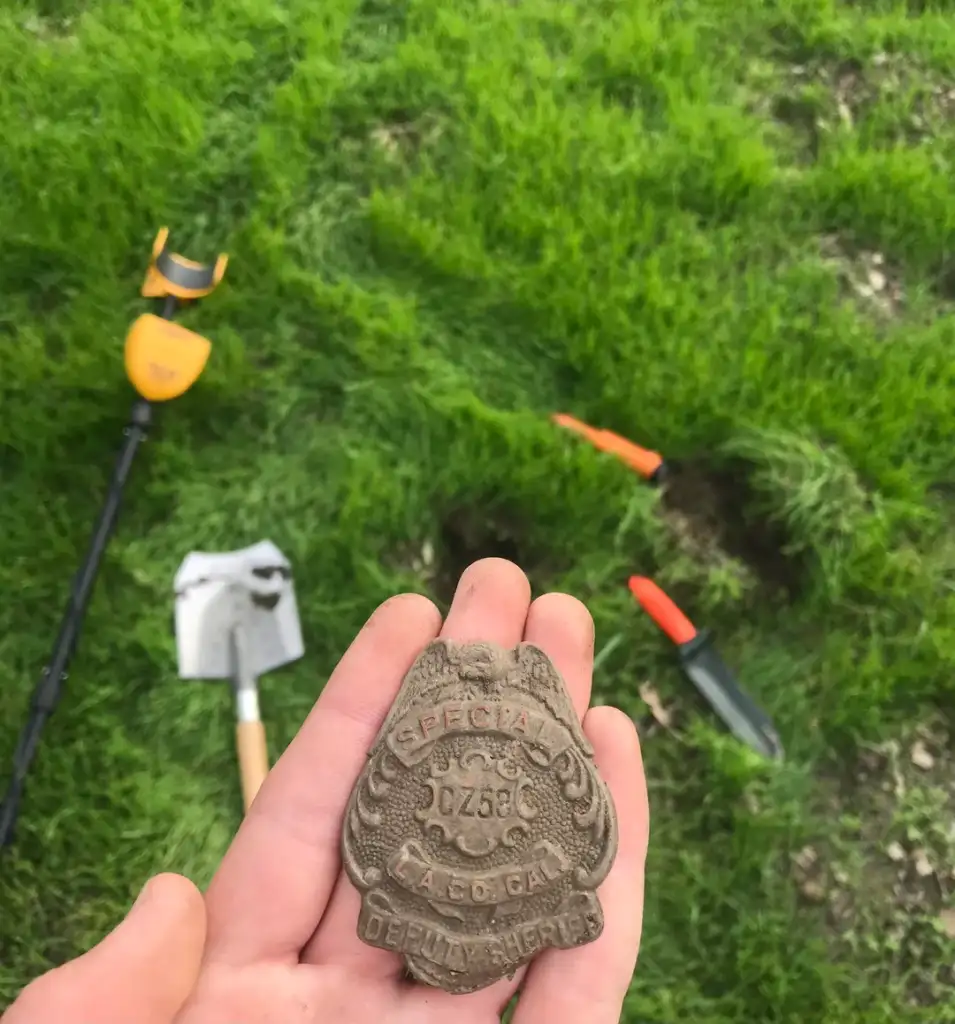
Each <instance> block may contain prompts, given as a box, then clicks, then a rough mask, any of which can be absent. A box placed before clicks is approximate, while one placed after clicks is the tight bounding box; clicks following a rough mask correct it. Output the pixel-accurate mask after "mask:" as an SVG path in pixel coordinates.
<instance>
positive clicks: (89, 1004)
mask: <svg viewBox="0 0 955 1024" xmlns="http://www.w3.org/2000/svg"><path fill="white" fill-rule="evenodd" d="M205 938H206V912H205V903H204V902H203V899H202V894H201V893H200V892H199V890H198V889H197V888H196V887H195V886H194V885H193V884H192V882H190V881H189V880H188V879H187V878H184V877H183V876H182V875H173V874H163V875H156V876H155V877H154V878H152V879H150V880H149V881H148V882H147V883H146V885H145V887H144V888H143V891H142V892H141V893H140V894H139V897H138V898H137V900H136V902H135V903H134V904H133V906H132V909H131V910H130V911H129V913H128V914H127V915H126V918H125V920H124V921H123V922H122V923H121V924H119V925H118V926H117V927H116V928H115V929H114V930H113V931H112V932H110V934H109V935H107V936H106V938H105V939H103V940H102V942H100V943H99V944H98V945H97V946H94V947H93V949H91V950H90V951H89V952H88V953H84V954H83V955H82V956H80V957H77V959H75V960H71V961H70V962H69V963H66V964H64V965H63V966H62V967H57V968H55V969H54V970H52V971H49V972H48V973H46V974H44V975H43V976H42V977H40V978H38V979H37V980H36V981H34V982H32V983H31V984H30V985H28V986H27V987H26V989H24V991H23V993H22V994H21V995H20V998H19V999H17V1001H16V1002H15V1003H14V1004H13V1005H12V1006H11V1007H10V1009H9V1010H8V1011H7V1013H6V1014H4V1016H3V1018H2V1021H0V1024H47V1022H49V1021H57V1022H58V1024H129V1022H130V1021H136V1024H170V1022H171V1021H172V1020H173V1018H174V1017H175V1016H176V1014H177V1013H178V1012H179V1008H180V1007H181V1006H182V1004H183V1003H184V1002H185V1001H186V999H187V998H188V997H189V995H190V993H191V992H192V989H193V988H194V986H195V984H196V979H197V978H198V974H199V966H200V964H201V962H202V950H203V946H204V944H205Z"/></svg>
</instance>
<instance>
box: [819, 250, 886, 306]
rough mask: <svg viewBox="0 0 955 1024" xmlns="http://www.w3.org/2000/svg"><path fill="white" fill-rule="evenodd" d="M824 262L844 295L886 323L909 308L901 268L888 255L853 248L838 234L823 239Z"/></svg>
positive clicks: (821, 252) (821, 251) (822, 252)
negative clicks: (905, 307) (836, 279)
mask: <svg viewBox="0 0 955 1024" xmlns="http://www.w3.org/2000/svg"><path fill="white" fill-rule="evenodd" d="M819 250H820V254H821V256H822V259H823V262H824V263H825V264H826V265H827V266H829V267H831V268H832V269H833V270H834V271H835V273H836V275H837V276H838V278H839V282H840V285H841V287H842V292H843V296H844V297H845V298H846V299H849V300H851V301H854V302H856V303H858V304H859V306H860V307H861V308H863V309H865V310H866V311H867V312H869V313H872V314H874V315H876V316H877V317H879V318H881V319H884V320H891V319H893V318H894V317H896V316H898V315H899V314H900V313H901V311H902V310H903V308H904V305H905V292H904V289H903V287H902V273H901V269H900V268H898V267H896V266H894V265H893V264H892V263H891V262H890V261H889V260H887V259H886V257H885V254H884V253H881V252H878V251H875V250H871V249H853V248H852V247H851V246H850V245H849V244H848V243H846V242H844V241H843V240H842V239H840V238H839V237H838V236H837V235H824V236H823V237H822V238H820V239H819Z"/></svg>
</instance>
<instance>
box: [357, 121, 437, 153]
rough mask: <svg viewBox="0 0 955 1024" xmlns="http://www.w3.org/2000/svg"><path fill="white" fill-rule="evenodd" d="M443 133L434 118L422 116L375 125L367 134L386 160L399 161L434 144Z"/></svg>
mask: <svg viewBox="0 0 955 1024" xmlns="http://www.w3.org/2000/svg"><path fill="white" fill-rule="evenodd" d="M443 133H444V124H443V123H442V122H441V121H440V120H439V119H438V118H437V117H436V116H432V115H423V116H421V117H418V118H412V117H408V118H407V119H404V118H396V119H394V120H393V121H391V122H389V123H387V124H380V125H377V126H376V127H375V128H373V129H372V130H371V132H370V133H369V138H370V139H371V142H372V143H373V144H374V146H375V147H376V148H377V149H378V150H380V151H381V152H382V153H383V154H384V155H385V157H386V158H387V159H389V160H399V159H402V158H405V157H407V156H409V155H412V154H414V153H417V152H418V150H419V149H421V148H422V147H424V146H428V145H431V144H432V143H434V142H436V141H437V140H438V139H439V138H440V137H441V135H442V134H443Z"/></svg>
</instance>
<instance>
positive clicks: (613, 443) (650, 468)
mask: <svg viewBox="0 0 955 1024" xmlns="http://www.w3.org/2000/svg"><path fill="white" fill-rule="evenodd" d="M551 418H552V419H553V421H554V422H555V423H556V424H558V426H561V427H566V428H567V429H568V430H573V431H574V432H575V433H577V434H580V436H581V437H584V438H586V439H587V440H588V441H589V442H590V443H591V444H592V445H593V446H594V447H595V448H597V449H599V450H600V451H602V452H607V453H609V454H610V455H616V457H617V458H618V459H620V460H621V461H622V462H625V463H626V464H627V465H628V466H629V467H630V468H631V469H635V470H636V471H637V472H638V473H639V474H640V475H641V476H642V477H645V478H646V479H647V480H650V481H652V482H653V483H660V482H661V481H662V479H663V476H664V474H665V472H666V463H665V462H664V461H663V456H662V455H661V454H660V453H659V452H653V451H650V449H649V448H641V447H640V445H638V444H634V443H633V442H632V441H628V440H627V439H626V438H625V437H621V436H620V435H619V434H615V433H613V431H611V430H598V429H597V428H596V427H591V426H588V425H587V424H586V423H583V422H581V421H580V420H578V419H575V418H574V417H573V416H568V415H567V413H563V412H556V413H554V415H553V416H552V417H551Z"/></svg>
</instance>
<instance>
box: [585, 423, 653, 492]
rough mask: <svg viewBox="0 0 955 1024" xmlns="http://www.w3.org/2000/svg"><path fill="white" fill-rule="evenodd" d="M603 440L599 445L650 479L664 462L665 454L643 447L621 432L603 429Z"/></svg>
mask: <svg viewBox="0 0 955 1024" xmlns="http://www.w3.org/2000/svg"><path fill="white" fill-rule="evenodd" d="M603 435H604V436H603V438H602V441H601V442H599V443H598V447H599V448H602V449H603V450H604V451H605V452H611V453H612V454H614V455H616V456H617V458H619V459H621V460H622V461H623V462H625V463H626V464H627V465H628V466H629V467H630V468H631V469H635V470H636V471H637V472H638V473H639V474H640V475H641V476H643V477H646V478H647V479H648V480H649V479H650V477H652V476H653V474H654V473H656V471H657V470H658V469H659V468H660V466H661V465H662V464H663V456H662V455H661V454H660V453H659V452H653V451H650V449H649V448H641V447H640V445H638V444H634V443H633V441H628V440H627V439H626V438H624V437H621V436H620V435H619V434H614V433H613V432H612V431H609V430H605V431H603Z"/></svg>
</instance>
